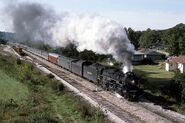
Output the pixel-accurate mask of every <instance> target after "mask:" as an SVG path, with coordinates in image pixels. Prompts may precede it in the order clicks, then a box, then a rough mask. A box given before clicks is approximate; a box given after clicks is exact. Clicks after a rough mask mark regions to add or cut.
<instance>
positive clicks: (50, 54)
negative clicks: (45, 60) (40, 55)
mask: <svg viewBox="0 0 185 123" xmlns="http://www.w3.org/2000/svg"><path fill="white" fill-rule="evenodd" d="M49 56H53V57H55V58H58V57H59V56H60V55H58V54H56V53H49Z"/></svg>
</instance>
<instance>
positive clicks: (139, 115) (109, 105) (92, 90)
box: [25, 51, 185, 123]
mask: <svg viewBox="0 0 185 123" xmlns="http://www.w3.org/2000/svg"><path fill="white" fill-rule="evenodd" d="M25 52H26V53H27V54H28V55H29V56H31V57H32V59H33V61H34V62H37V63H39V64H41V65H42V66H44V67H45V68H47V69H48V70H50V71H51V72H53V73H55V74H56V75H57V76H59V77H61V78H62V79H63V80H65V81H67V82H68V83H69V84H70V85H72V86H74V87H75V88H77V89H78V90H79V91H81V92H83V93H85V94H86V95H88V97H90V98H91V99H92V100H95V101H96V102H97V103H98V104H99V105H101V106H103V107H105V108H106V109H108V110H109V111H111V112H112V113H114V114H115V115H116V116H117V117H119V118H120V119H122V120H123V121H125V122H128V123H143V122H146V123H172V122H177V123H185V119H182V118H176V117H172V116H170V115H167V114H165V113H163V112H160V111H158V110H155V109H152V108H151V107H148V106H146V105H144V104H142V103H133V102H129V101H127V100H125V99H123V98H122V99H119V98H117V97H116V96H115V95H114V94H113V93H111V92H107V91H103V90H102V89H101V88H100V87H98V86H96V85H94V84H93V83H90V82H89V81H87V80H85V79H83V78H81V77H79V76H76V75H74V74H73V73H71V72H69V71H67V70H65V69H63V68H61V67H59V66H57V65H54V64H52V63H50V62H48V61H46V60H44V59H42V58H40V57H38V56H36V55H33V54H31V53H29V52H27V51H25ZM96 90H99V91H96Z"/></svg>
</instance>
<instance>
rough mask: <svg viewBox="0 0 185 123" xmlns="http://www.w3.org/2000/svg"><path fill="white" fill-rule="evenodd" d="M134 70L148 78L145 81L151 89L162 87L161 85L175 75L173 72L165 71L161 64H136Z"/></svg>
mask: <svg viewBox="0 0 185 123" xmlns="http://www.w3.org/2000/svg"><path fill="white" fill-rule="evenodd" d="M134 71H135V72H136V73H137V75H139V76H141V77H142V78H144V79H145V80H147V82H144V83H145V85H146V86H147V87H148V88H150V89H160V87H161V86H164V85H166V84H167V83H169V82H170V81H171V79H172V78H173V77H174V73H173V72H168V71H165V69H164V68H161V66H159V65H138V66H134Z"/></svg>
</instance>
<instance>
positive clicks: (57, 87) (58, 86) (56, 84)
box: [48, 80, 64, 91]
mask: <svg viewBox="0 0 185 123" xmlns="http://www.w3.org/2000/svg"><path fill="white" fill-rule="evenodd" d="M48 85H49V87H51V88H52V89H53V90H55V91H63V90H64V85H63V84H62V83H61V82H59V81H58V80H53V81H49V83H48Z"/></svg>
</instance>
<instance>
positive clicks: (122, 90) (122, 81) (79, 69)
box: [26, 47, 140, 99]
mask: <svg viewBox="0 0 185 123" xmlns="http://www.w3.org/2000/svg"><path fill="white" fill-rule="evenodd" d="M26 50H27V51H29V52H31V53H33V54H35V55H37V56H40V57H42V58H44V59H47V60H48V61H49V62H51V63H54V64H56V65H58V66H61V67H62V68H65V69H67V70H68V71H70V72H72V73H74V74H76V75H78V76H81V77H83V78H85V79H87V80H89V81H91V82H93V83H95V84H96V85H98V86H101V87H102V88H103V89H104V90H107V91H113V92H117V93H119V94H120V95H122V96H124V97H125V98H128V99H137V97H138V95H139V92H140V89H139V83H138V78H137V77H136V75H135V74H134V73H133V72H127V73H125V74H124V73H123V72H122V71H121V70H119V69H115V68H107V67H105V66H103V65H100V64H98V63H92V62H89V61H85V60H77V59H72V58H69V57H65V56H61V55H58V54H54V53H47V52H44V51H41V50H37V49H33V48H29V47H27V49H26ZM47 57H48V58H47Z"/></svg>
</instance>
